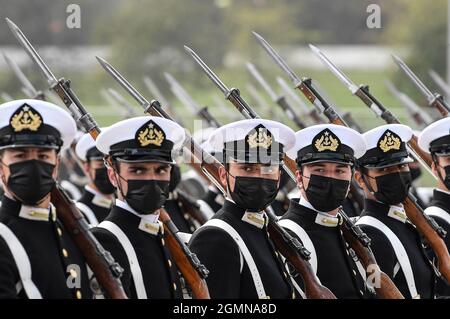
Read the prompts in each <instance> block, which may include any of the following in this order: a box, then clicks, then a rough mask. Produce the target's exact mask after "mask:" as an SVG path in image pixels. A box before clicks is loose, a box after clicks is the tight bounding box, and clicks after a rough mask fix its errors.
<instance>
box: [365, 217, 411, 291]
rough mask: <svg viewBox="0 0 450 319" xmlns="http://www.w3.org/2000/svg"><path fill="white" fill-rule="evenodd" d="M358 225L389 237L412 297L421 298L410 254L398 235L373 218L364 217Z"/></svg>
mask: <svg viewBox="0 0 450 319" xmlns="http://www.w3.org/2000/svg"><path fill="white" fill-rule="evenodd" d="M356 224H357V225H368V226H372V227H374V228H376V229H378V230H379V231H381V232H382V233H383V234H384V235H385V236H386V237H387V239H388V240H389V242H390V243H391V245H392V248H393V249H394V253H395V256H396V257H397V261H398V263H399V264H400V267H401V269H402V271H403V274H404V275H405V279H406V284H407V285H408V289H409V293H410V294H411V297H412V298H413V299H417V298H420V295H419V294H418V293H417V289H416V283H415V281H414V273H413V271H412V268H411V263H410V261H409V257H408V254H407V253H406V250H405V247H403V244H402V242H401V241H400V239H399V238H398V237H397V235H395V234H394V232H393V231H392V230H390V228H389V227H388V226H386V225H385V224H384V223H383V222H381V221H380V220H378V219H376V218H373V217H371V216H362V217H361V218H360V219H358V221H357V222H356Z"/></svg>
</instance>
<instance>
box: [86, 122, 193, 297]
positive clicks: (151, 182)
mask: <svg viewBox="0 0 450 319" xmlns="http://www.w3.org/2000/svg"><path fill="white" fill-rule="evenodd" d="M184 137H185V133H184V129H183V128H182V127H181V126H179V125H178V124H177V123H175V122H172V121H170V120H167V119H164V118H160V117H151V116H150V117H149V116H142V117H136V118H131V119H128V120H124V121H120V122H118V123H116V124H114V125H112V126H110V127H108V128H107V129H105V130H104V131H102V132H101V133H100V135H99V136H98V138H97V140H96V147H97V148H98V149H99V150H100V151H101V152H102V153H103V154H105V155H107V161H108V162H109V163H110V164H109V166H108V176H109V179H110V181H111V183H112V184H113V185H114V186H115V187H116V189H117V199H116V200H115V204H114V205H113V207H112V210H111V212H110V213H109V215H108V216H107V217H106V218H105V220H104V221H103V222H101V223H100V224H98V225H97V227H95V228H94V230H93V232H94V235H95V236H96V237H97V238H98V240H99V241H100V243H102V244H103V246H104V247H105V249H107V250H109V251H110V252H111V254H112V256H113V257H114V259H115V260H116V261H117V262H118V263H119V264H120V265H121V266H122V267H123V268H124V273H123V275H122V277H121V280H122V284H123V287H124V290H125V292H126V293H127V295H128V296H129V297H130V298H139V299H146V298H152V299H153V298H156V299H161V298H164V299H167V298H180V297H182V291H181V287H180V278H179V275H178V269H177V267H176V265H175V264H174V260H173V256H172V255H171V252H170V251H169V249H168V247H167V246H166V244H165V233H164V227H163V225H162V222H161V221H159V210H160V209H161V208H162V207H163V206H164V203H165V201H166V199H167V198H168V196H169V181H170V174H171V168H172V165H173V164H175V162H174V160H173V158H172V150H173V148H174V145H177V144H180V143H181V142H182V141H183V140H184Z"/></svg>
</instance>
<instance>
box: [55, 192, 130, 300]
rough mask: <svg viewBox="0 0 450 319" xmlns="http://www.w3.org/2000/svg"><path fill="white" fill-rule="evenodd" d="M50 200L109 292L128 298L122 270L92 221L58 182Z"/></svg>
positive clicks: (99, 280)
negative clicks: (107, 249) (95, 229)
mask: <svg viewBox="0 0 450 319" xmlns="http://www.w3.org/2000/svg"><path fill="white" fill-rule="evenodd" d="M51 202H52V203H53V205H54V206H55V208H56V211H57V214H58V218H59V219H60V220H61V222H62V223H63V224H64V227H65V228H66V229H67V230H68V231H69V234H70V236H71V238H72V240H73V241H74V242H75V244H76V245H77V247H78V248H79V249H80V251H81V253H82V254H83V256H84V258H85V259H86V262H87V264H88V265H89V267H90V268H91V270H92V271H93V273H94V275H95V278H96V279H97V281H98V283H99V284H100V285H101V286H102V287H103V288H104V289H105V291H106V294H107V295H108V296H109V297H110V298H113V299H127V296H126V294H125V292H124V290H123V288H122V283H121V282H120V279H119V277H120V274H121V272H122V271H123V270H122V269H121V268H120V266H119V265H118V264H117V263H115V262H114V259H113V258H112V256H111V255H110V253H109V252H107V251H105V250H104V249H103V247H102V246H101V245H100V243H99V242H98V241H97V239H96V238H95V237H94V235H92V232H91V231H90V229H89V225H88V224H87V222H86V220H85V219H84V217H83V215H82V214H81V213H80V211H79V210H78V209H77V207H76V206H75V204H74V203H73V202H72V201H71V200H70V199H69V198H68V197H67V195H66V194H65V193H64V192H63V191H62V190H61V189H59V188H58V186H55V187H54V188H53V190H52V192H51Z"/></svg>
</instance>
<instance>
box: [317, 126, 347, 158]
mask: <svg viewBox="0 0 450 319" xmlns="http://www.w3.org/2000/svg"><path fill="white" fill-rule="evenodd" d="M312 144H313V145H314V148H315V149H316V151H317V152H324V151H331V152H336V151H337V149H338V147H339V146H340V145H341V142H340V140H339V138H338V137H337V136H336V135H335V134H334V133H333V132H331V131H330V130H329V129H325V130H323V131H322V132H320V133H319V134H317V135H316V136H315V137H314V139H313V142H312Z"/></svg>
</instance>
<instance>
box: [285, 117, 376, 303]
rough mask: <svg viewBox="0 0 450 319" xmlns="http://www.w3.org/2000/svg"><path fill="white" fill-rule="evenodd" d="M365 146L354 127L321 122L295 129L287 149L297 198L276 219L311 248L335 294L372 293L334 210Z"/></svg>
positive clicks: (321, 274)
mask: <svg viewBox="0 0 450 319" xmlns="http://www.w3.org/2000/svg"><path fill="white" fill-rule="evenodd" d="M365 149H366V147H365V142H364V139H363V138H362V136H361V134H360V133H358V132H356V131H355V130H353V129H350V128H347V127H344V126H339V125H333V124H320V125H314V126H310V127H308V128H305V129H303V130H300V131H298V132H297V133H296V144H295V146H294V147H293V148H291V149H290V150H289V151H288V155H289V157H291V158H293V159H296V163H297V166H298V170H297V172H296V175H297V185H298V187H299V189H300V198H295V199H292V200H291V202H290V206H289V209H288V211H287V212H286V214H285V215H284V216H283V217H282V219H281V220H280V222H279V223H280V225H281V226H283V227H285V228H286V229H287V230H288V231H289V232H290V233H291V234H292V235H294V236H295V237H297V238H298V239H299V240H300V241H301V242H302V243H303V244H304V246H305V247H306V248H307V249H308V250H309V251H310V252H311V260H310V263H311V265H312V268H313V270H314V271H315V273H316V274H317V276H318V278H319V279H320V281H321V282H322V284H323V285H324V286H326V287H327V288H329V289H330V290H331V291H332V292H333V293H334V294H335V296H336V297H337V298H352V299H356V298H368V297H372V293H371V291H370V290H369V289H368V288H367V287H366V285H365V279H364V278H365V277H364V278H363V276H362V274H361V272H360V270H359V268H358V267H359V266H360V265H358V263H357V262H356V258H355V253H354V252H353V250H351V249H349V247H348V244H347V242H346V241H345V238H344V236H343V233H342V230H341V228H340V225H341V224H342V220H341V217H340V215H339V210H340V208H341V206H342V204H343V203H344V200H345V199H346V197H347V195H348V193H349V190H350V182H351V180H352V177H353V172H354V167H355V161H356V158H358V157H360V156H362V154H364V152H365ZM364 276H365V274H364ZM302 288H303V287H298V289H302Z"/></svg>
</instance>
